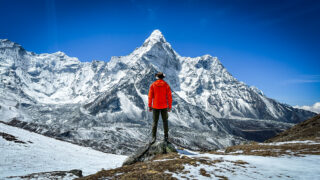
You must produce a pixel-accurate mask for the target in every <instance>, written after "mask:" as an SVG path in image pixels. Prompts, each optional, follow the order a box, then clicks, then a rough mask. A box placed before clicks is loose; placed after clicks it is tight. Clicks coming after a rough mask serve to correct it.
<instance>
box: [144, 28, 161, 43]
mask: <svg viewBox="0 0 320 180" xmlns="http://www.w3.org/2000/svg"><path fill="white" fill-rule="evenodd" d="M149 42H152V43H157V42H162V43H165V42H166V39H165V38H164V36H163V35H162V33H161V31H160V30H158V29H156V30H154V31H153V32H152V33H151V35H150V36H149V37H148V38H147V39H146V40H145V42H144V43H149Z"/></svg>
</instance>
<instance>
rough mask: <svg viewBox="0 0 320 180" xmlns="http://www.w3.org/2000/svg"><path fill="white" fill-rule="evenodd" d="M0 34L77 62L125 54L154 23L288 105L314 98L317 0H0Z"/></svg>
mask: <svg viewBox="0 0 320 180" xmlns="http://www.w3.org/2000/svg"><path fill="white" fill-rule="evenodd" d="M0 17H1V18H0V38H1V39H4V38H5V39H9V40H11V41H14V42H17V43H19V44H21V45H22V46H23V47H24V48H25V49H27V50H28V51H33V52H36V53H45V52H48V53H52V52H56V51H63V52H65V53H66V54H68V55H69V56H74V57H78V58H79V59H80V60H81V61H91V60H93V59H96V60H103V61H108V60H109V59H110V57H111V56H121V55H127V54H129V53H130V52H132V51H133V50H134V49H135V48H136V47H138V46H140V45H141V44H142V43H143V41H144V40H145V39H146V38H147V37H148V36H149V35H150V33H151V32H152V31H153V30H154V29H159V30H160V31H161V32H162V33H163V34H164V36H165V38H166V39H167V41H168V42H170V43H171V45H172V47H173V48H174V49H175V50H176V51H177V52H178V53H179V54H180V55H182V56H191V57H194V56H200V55H204V54H211V55H213V56H217V57H218V58H219V59H220V61H221V62H222V64H223V65H224V66H225V67H226V68H227V69H228V71H229V72H230V73H231V74H232V75H233V76H234V77H236V78H237V79H239V80H240V81H243V82H245V83H247V84H248V85H254V86H256V87H258V88H259V89H261V90H262V91H263V92H264V93H265V94H266V95H267V96H268V97H270V98H274V99H276V100H278V101H280V102H282V103H287V104H290V105H312V104H314V103H315V102H319V101H320V70H319V69H320V53H319V52H320V43H319V42H320V33H319V32H320V20H319V19H320V1H317V0H268V1H265V0H259V1H257V0H234V1H231V0H219V1H218V0H217V1H215V0H212V1H201V0H198V1H196V0H185V1H182V0H179V1H173V0H171V1H152V0H149V1H138V0H128V1H121V0H118V1H102V0H100V1H96V0H77V1H76V0H74V1H71V0H55V1H54V0H28V1H24V0H20V1H18V0H10V1H7V0H0Z"/></svg>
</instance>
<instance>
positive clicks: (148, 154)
mask: <svg viewBox="0 0 320 180" xmlns="http://www.w3.org/2000/svg"><path fill="white" fill-rule="evenodd" d="M171 152H177V150H176V148H175V147H174V145H173V144H172V143H170V142H165V141H158V142H155V143H153V144H151V143H148V144H147V145H145V146H144V147H142V148H140V149H138V151H137V152H136V153H134V154H133V155H131V156H129V157H128V158H127V159H126V161H125V162H124V163H123V165H130V164H134V163H136V162H144V161H148V160H151V159H153V158H154V157H155V156H156V155H159V154H166V153H171Z"/></svg>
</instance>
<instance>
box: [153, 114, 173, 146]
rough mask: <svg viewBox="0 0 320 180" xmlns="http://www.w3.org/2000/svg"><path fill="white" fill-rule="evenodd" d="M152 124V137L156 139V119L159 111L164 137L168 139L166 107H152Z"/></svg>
mask: <svg viewBox="0 0 320 180" xmlns="http://www.w3.org/2000/svg"><path fill="white" fill-rule="evenodd" d="M152 111H153V124H152V138H153V139H156V136H157V126H158V120H159V116H160V113H161V117H162V121H163V131H164V139H165V140H168V131H169V128H168V109H167V108H166V109H153V110H152Z"/></svg>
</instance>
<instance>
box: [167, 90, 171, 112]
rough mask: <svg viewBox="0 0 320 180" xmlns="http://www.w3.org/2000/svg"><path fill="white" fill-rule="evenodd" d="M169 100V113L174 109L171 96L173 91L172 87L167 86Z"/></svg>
mask: <svg viewBox="0 0 320 180" xmlns="http://www.w3.org/2000/svg"><path fill="white" fill-rule="evenodd" d="M167 99H168V105H169V112H170V111H171V109H172V94H171V89H170V86H169V85H168V86H167Z"/></svg>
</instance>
